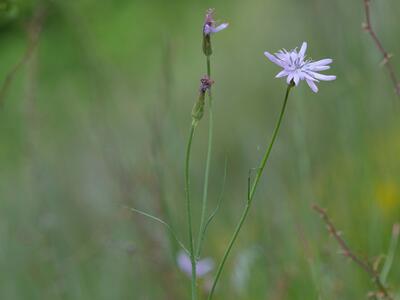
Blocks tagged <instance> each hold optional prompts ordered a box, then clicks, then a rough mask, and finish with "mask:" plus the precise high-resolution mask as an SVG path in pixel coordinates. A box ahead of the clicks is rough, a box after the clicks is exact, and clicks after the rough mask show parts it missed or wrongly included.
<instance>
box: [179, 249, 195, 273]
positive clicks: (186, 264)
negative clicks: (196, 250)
mask: <svg viewBox="0 0 400 300" xmlns="http://www.w3.org/2000/svg"><path fill="white" fill-rule="evenodd" d="M177 263H178V267H179V269H181V271H182V272H184V273H185V274H186V275H188V276H190V275H191V274H192V263H191V261H190V258H189V256H188V255H187V254H186V253H185V252H183V251H181V252H179V254H178V257H177Z"/></svg>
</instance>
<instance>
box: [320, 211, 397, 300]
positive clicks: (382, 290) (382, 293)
mask: <svg viewBox="0 0 400 300" xmlns="http://www.w3.org/2000/svg"><path fill="white" fill-rule="evenodd" d="M312 208H313V209H314V210H315V211H316V212H317V213H318V214H319V215H320V216H321V218H322V220H323V221H324V222H325V224H326V225H327V228H328V231H329V233H330V234H331V235H332V236H333V237H334V238H335V240H336V241H337V242H338V244H339V246H340V248H341V250H342V252H343V255H344V256H346V257H348V258H350V259H351V260H352V261H353V262H355V263H356V264H357V265H358V266H359V267H360V268H361V269H363V270H364V271H365V272H366V273H367V274H368V275H369V276H370V277H371V279H372V280H373V282H374V283H375V285H376V287H377V288H378V292H377V293H376V294H375V295H376V296H378V298H379V297H381V298H383V299H387V300H394V299H393V297H392V296H391V295H390V293H389V291H388V290H387V288H386V287H385V285H384V284H383V283H382V281H381V279H380V276H379V274H378V272H377V271H376V270H375V269H374V268H373V267H372V266H371V265H370V263H369V262H368V261H366V260H364V259H362V258H360V257H359V256H357V255H356V254H354V252H353V251H351V249H350V247H349V246H348V245H347V243H346V242H345V240H344V239H343V238H342V237H341V233H340V232H339V231H338V230H337V229H336V227H335V226H334V225H333V223H332V221H331V220H330V219H329V216H328V214H327V213H326V211H325V210H324V209H322V208H321V207H319V206H318V205H317V204H314V205H313V206H312ZM381 298H379V299H381Z"/></svg>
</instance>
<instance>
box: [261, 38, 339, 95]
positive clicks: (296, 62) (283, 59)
mask: <svg viewBox="0 0 400 300" xmlns="http://www.w3.org/2000/svg"><path fill="white" fill-rule="evenodd" d="M306 50H307V43H306V42H303V45H302V46H301V48H300V51H299V52H297V48H296V49H293V50H291V51H286V50H285V49H283V50H281V51H279V52H278V53H275V55H272V54H270V53H269V52H264V55H265V56H266V57H267V58H268V59H269V60H270V61H272V62H273V63H275V64H277V65H278V66H280V67H281V68H283V70H282V71H281V72H279V73H278V75H276V78H281V77H286V76H287V83H288V84H292V82H294V84H295V85H296V86H297V85H298V84H299V82H300V81H301V80H305V81H306V82H307V84H308V86H309V87H310V88H311V90H312V91H313V92H314V93H316V92H318V87H317V85H316V84H315V83H317V82H319V81H320V80H323V81H331V80H335V79H336V76H333V75H323V74H319V73H317V72H319V71H325V70H328V69H330V66H328V65H329V64H331V63H332V59H330V58H326V59H322V60H318V61H312V60H310V59H307V60H305V57H306V56H305V54H306Z"/></svg>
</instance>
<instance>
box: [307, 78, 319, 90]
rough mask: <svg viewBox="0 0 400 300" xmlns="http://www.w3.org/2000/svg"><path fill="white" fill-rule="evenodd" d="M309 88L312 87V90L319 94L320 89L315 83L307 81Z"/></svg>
mask: <svg viewBox="0 0 400 300" xmlns="http://www.w3.org/2000/svg"><path fill="white" fill-rule="evenodd" d="M306 81H307V84H308V86H309V87H310V89H311V90H312V91H313V92H314V93H317V92H318V87H317V85H316V84H315V83H314V81H312V80H309V79H306Z"/></svg>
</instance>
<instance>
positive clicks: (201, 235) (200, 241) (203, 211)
mask: <svg viewBox="0 0 400 300" xmlns="http://www.w3.org/2000/svg"><path fill="white" fill-rule="evenodd" d="M207 76H208V78H211V61H210V56H207ZM208 100H209V101H208V113H209V116H208V146H207V157H206V169H205V173H204V186H203V199H202V208H201V218H200V230H199V237H198V242H197V250H196V257H199V256H200V252H201V248H202V244H203V241H204V237H205V230H204V227H205V223H206V212H207V200H208V182H209V174H210V164H211V152H212V141H213V127H214V121H213V109H212V102H213V101H212V93H211V88H210V89H209V90H208Z"/></svg>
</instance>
